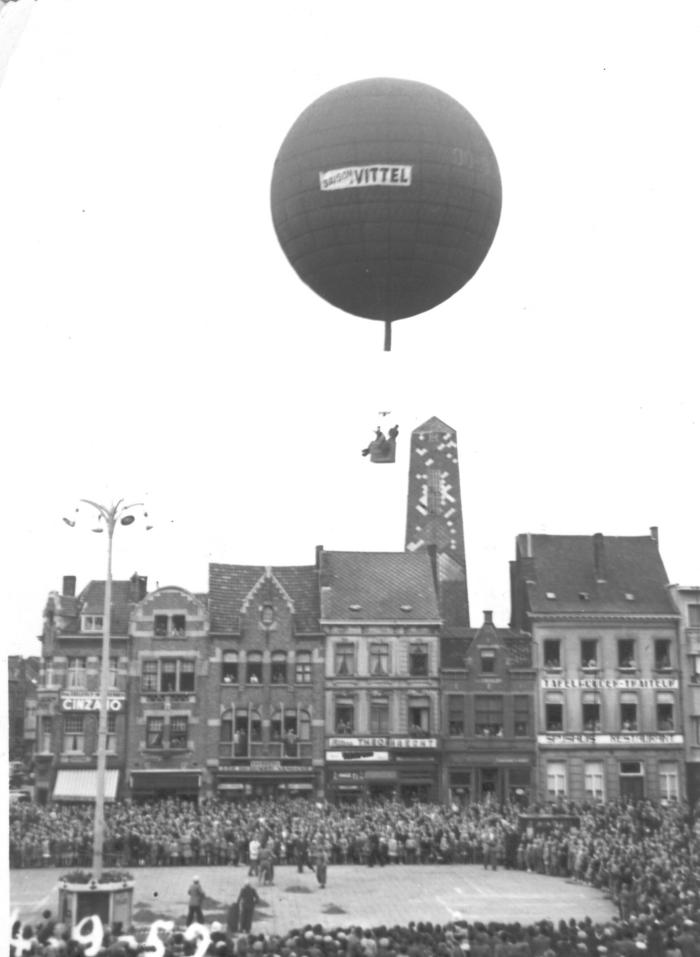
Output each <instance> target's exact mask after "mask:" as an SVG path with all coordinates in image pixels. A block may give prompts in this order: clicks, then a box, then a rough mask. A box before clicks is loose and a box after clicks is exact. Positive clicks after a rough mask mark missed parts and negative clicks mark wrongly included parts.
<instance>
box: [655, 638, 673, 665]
mask: <svg viewBox="0 0 700 957" xmlns="http://www.w3.org/2000/svg"><path fill="white" fill-rule="evenodd" d="M654 668H655V669H656V670H657V671H670V670H671V642H670V641H669V640H668V638H656V639H655V641H654Z"/></svg>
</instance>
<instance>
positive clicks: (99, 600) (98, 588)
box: [62, 581, 133, 635]
mask: <svg viewBox="0 0 700 957" xmlns="http://www.w3.org/2000/svg"><path fill="white" fill-rule="evenodd" d="M105 585H106V582H104V581H91V582H89V583H88V584H87V585H86V586H85V588H83V590H82V591H81V592H80V594H79V595H78V599H77V602H78V607H79V609H80V610H79V614H81V615H102V614H104V607H105ZM66 600H67V599H62V601H66ZM132 604H133V590H132V585H131V582H128V581H112V614H111V617H110V633H111V634H112V635H127V634H128V633H129V614H130V611H131V606H132Z"/></svg>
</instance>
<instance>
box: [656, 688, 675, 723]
mask: <svg viewBox="0 0 700 957" xmlns="http://www.w3.org/2000/svg"><path fill="white" fill-rule="evenodd" d="M656 727H657V729H658V730H659V731H673V695H671V694H659V695H657V697H656Z"/></svg>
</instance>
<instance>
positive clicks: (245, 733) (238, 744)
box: [233, 708, 251, 757]
mask: <svg viewBox="0 0 700 957" xmlns="http://www.w3.org/2000/svg"><path fill="white" fill-rule="evenodd" d="M249 719H250V715H249V714H248V709H247V708H237V709H236V718H235V724H234V726H233V753H234V755H235V756H236V757H246V756H247V754H248V747H249V744H250V737H251V735H250V720H249Z"/></svg>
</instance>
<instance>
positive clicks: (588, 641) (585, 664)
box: [581, 638, 598, 671]
mask: <svg viewBox="0 0 700 957" xmlns="http://www.w3.org/2000/svg"><path fill="white" fill-rule="evenodd" d="M581 667H582V668H583V669H584V670H588V671H594V670H595V669H596V668H597V667H598V639H597V638H582V639H581Z"/></svg>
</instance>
